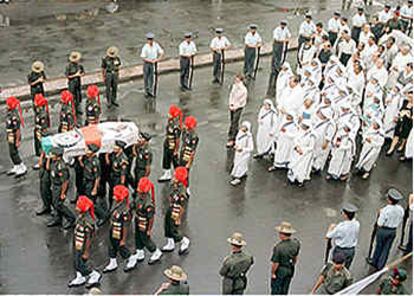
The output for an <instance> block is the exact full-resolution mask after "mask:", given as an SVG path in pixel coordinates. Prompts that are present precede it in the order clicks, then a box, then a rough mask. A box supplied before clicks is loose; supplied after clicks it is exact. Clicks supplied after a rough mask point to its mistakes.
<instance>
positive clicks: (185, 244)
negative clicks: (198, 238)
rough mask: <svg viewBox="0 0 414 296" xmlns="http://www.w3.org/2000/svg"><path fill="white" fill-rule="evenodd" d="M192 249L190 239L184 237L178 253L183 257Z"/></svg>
mask: <svg viewBox="0 0 414 296" xmlns="http://www.w3.org/2000/svg"><path fill="white" fill-rule="evenodd" d="M189 247H190V239H189V238H188V237H186V236H184V237H183V239H182V240H181V245H180V250H179V251H178V254H180V255H182V254H184V253H185V252H187V250H188V248H189Z"/></svg>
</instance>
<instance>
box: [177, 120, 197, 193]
mask: <svg viewBox="0 0 414 296" xmlns="http://www.w3.org/2000/svg"><path fill="white" fill-rule="evenodd" d="M184 125H185V129H184V131H183V134H182V137H181V141H182V144H181V151H180V166H183V167H186V168H187V170H188V174H190V168H191V167H192V165H193V162H194V158H195V153H196V149H197V145H198V140H199V139H198V135H197V133H196V131H195V128H196V126H197V119H196V118H195V117H194V116H188V117H187V118H186V119H185V121H184ZM187 193H188V194H190V177H188V187H187Z"/></svg>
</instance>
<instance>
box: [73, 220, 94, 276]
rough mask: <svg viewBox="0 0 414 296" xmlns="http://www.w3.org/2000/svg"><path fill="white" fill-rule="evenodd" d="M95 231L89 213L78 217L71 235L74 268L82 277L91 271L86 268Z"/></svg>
mask: <svg viewBox="0 0 414 296" xmlns="http://www.w3.org/2000/svg"><path fill="white" fill-rule="evenodd" d="M94 231H95V221H94V220H93V219H92V217H91V216H90V214H89V213H83V214H80V215H79V216H78V219H77V220H76V226H75V230H74V233H73V246H74V248H73V249H74V251H75V253H74V267H75V270H76V271H78V272H80V273H81V274H82V276H88V275H89V274H90V273H91V272H92V269H91V268H90V267H89V266H88V259H89V249H88V248H89V246H90V241H91V239H92V235H93V233H94Z"/></svg>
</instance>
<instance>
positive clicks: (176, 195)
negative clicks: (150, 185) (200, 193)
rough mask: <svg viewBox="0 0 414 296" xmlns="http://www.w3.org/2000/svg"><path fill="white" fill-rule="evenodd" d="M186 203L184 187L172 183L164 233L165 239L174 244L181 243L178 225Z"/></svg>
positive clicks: (181, 236) (181, 237)
mask: <svg viewBox="0 0 414 296" xmlns="http://www.w3.org/2000/svg"><path fill="white" fill-rule="evenodd" d="M187 201H188V197H187V192H186V189H185V187H184V185H183V184H181V183H177V182H172V183H171V186H170V195H169V207H168V210H167V212H166V213H165V221H164V222H165V223H164V231H165V237H166V238H172V239H174V242H175V243H178V242H181V240H182V239H183V235H182V233H181V229H180V225H181V223H182V218H183V213H184V210H185V208H186V206H187Z"/></svg>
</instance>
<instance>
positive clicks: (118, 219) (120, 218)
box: [103, 185, 131, 273]
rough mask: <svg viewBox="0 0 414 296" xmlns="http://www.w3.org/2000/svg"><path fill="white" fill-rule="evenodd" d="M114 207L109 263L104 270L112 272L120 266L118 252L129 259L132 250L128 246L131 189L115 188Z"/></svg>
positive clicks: (119, 186) (112, 210)
mask: <svg viewBox="0 0 414 296" xmlns="http://www.w3.org/2000/svg"><path fill="white" fill-rule="evenodd" d="M113 199H114V200H115V204H114V207H113V208H112V209H111V227H110V229H109V263H108V265H107V266H106V267H105V269H104V270H103V272H105V273H106V272H111V271H114V270H116V269H117V268H118V262H117V260H116V257H117V255H118V253H119V254H120V255H121V257H122V258H123V259H128V260H129V257H130V256H131V252H130V251H129V250H128V248H127V246H126V240H127V234H128V224H129V222H130V221H131V215H130V210H129V191H128V188H127V187H125V186H124V185H116V186H115V187H114V188H113Z"/></svg>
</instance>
